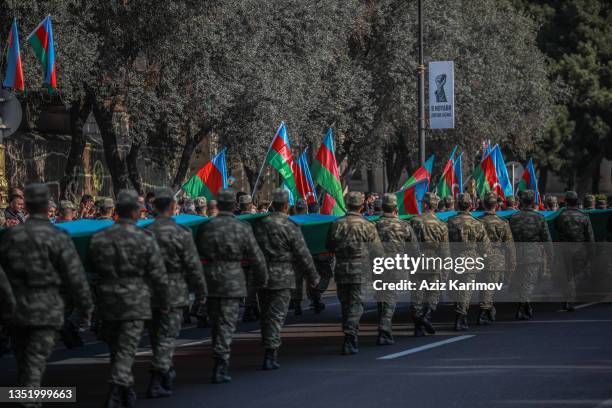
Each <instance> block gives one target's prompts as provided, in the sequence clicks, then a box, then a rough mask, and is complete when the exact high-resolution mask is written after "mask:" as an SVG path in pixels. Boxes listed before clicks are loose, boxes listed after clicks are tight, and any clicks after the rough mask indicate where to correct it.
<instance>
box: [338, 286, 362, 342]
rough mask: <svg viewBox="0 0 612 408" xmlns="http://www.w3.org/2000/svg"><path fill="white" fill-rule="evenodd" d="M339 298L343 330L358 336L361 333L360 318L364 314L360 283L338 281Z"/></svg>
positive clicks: (345, 332)
mask: <svg viewBox="0 0 612 408" xmlns="http://www.w3.org/2000/svg"><path fill="white" fill-rule="evenodd" d="M336 286H337V287H336V291H337V292H338V300H340V307H341V308H342V331H343V332H344V334H347V335H352V336H357V335H358V334H359V320H361V315H362V314H363V303H362V302H361V293H362V291H363V288H362V286H361V284H360V283H338V284H337V285H336Z"/></svg>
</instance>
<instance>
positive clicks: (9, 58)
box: [2, 19, 24, 91]
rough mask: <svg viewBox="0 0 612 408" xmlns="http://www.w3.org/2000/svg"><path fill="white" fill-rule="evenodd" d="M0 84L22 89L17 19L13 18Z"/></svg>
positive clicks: (17, 89)
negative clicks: (4, 72) (2, 77)
mask: <svg viewBox="0 0 612 408" xmlns="http://www.w3.org/2000/svg"><path fill="white" fill-rule="evenodd" d="M2 86H3V87H5V88H13V89H14V90H16V91H23V89H24V82H23V69H22V68H21V52H20V51H19V32H18V31H17V19H14V20H13V25H12V26H11V31H10V32H9V37H8V51H7V53H6V75H5V76H4V81H3V82H2Z"/></svg>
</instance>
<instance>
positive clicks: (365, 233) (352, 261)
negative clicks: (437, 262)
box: [326, 191, 383, 355]
mask: <svg viewBox="0 0 612 408" xmlns="http://www.w3.org/2000/svg"><path fill="white" fill-rule="evenodd" d="M363 203H364V199H363V194H362V193H360V192H358V191H351V192H350V193H348V195H347V199H346V206H347V209H348V213H347V214H346V216H344V217H342V218H340V219H338V220H336V221H334V222H333V223H332V224H331V226H330V227H329V232H328V234H327V241H326V247H327V249H328V250H329V251H331V252H335V254H336V268H335V277H336V287H337V292H338V299H339V300H340V306H341V308H342V330H343V331H344V345H343V347H342V354H345V355H347V354H357V353H358V351H359V348H358V340H357V339H358V338H357V336H358V334H359V320H360V319H361V315H362V314H363V304H362V292H363V287H362V286H363V285H364V284H366V283H367V281H368V280H369V279H370V275H371V273H372V269H371V265H370V259H371V258H374V256H379V254H382V252H383V251H382V246H381V244H380V239H379V237H378V233H377V232H376V226H375V225H374V223H373V222H371V221H368V220H367V219H365V218H364V217H363V216H362V215H361V213H360V212H359V211H361V208H362V207H363Z"/></svg>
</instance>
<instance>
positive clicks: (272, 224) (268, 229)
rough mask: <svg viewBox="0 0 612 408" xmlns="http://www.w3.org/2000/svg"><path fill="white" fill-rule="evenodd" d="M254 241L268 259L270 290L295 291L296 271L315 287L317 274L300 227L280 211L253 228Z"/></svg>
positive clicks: (262, 219) (267, 286)
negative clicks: (297, 269) (301, 273)
mask: <svg viewBox="0 0 612 408" xmlns="http://www.w3.org/2000/svg"><path fill="white" fill-rule="evenodd" d="M253 230H254V232H255V238H256V239H257V242H258V243H259V246H260V247H261V250H262V252H263V254H264V256H265V257H266V264H267V265H268V284H267V285H266V288H268V289H288V288H289V289H295V269H296V268H299V270H300V271H302V272H303V273H304V275H305V276H306V278H307V279H308V280H309V282H310V283H311V284H312V283H314V282H316V281H317V278H318V277H319V274H318V273H317V271H316V269H315V267H314V262H313V259H312V256H311V255H310V252H309V251H308V247H307V246H306V241H304V236H303V235H302V231H301V230H300V227H298V225H297V224H295V223H294V222H293V221H291V220H290V219H289V217H288V216H287V215H286V214H284V213H281V212H273V213H272V214H271V215H270V216H268V217H264V218H261V219H260V220H258V221H257V222H256V223H255V226H254V229H253Z"/></svg>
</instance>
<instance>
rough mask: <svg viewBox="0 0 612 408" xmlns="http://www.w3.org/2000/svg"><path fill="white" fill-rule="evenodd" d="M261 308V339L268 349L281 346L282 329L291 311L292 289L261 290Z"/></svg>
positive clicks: (259, 294)
mask: <svg viewBox="0 0 612 408" xmlns="http://www.w3.org/2000/svg"><path fill="white" fill-rule="evenodd" d="M257 294H258V296H259V305H260V307H261V339H262V342H263V346H264V348H266V349H277V348H279V347H280V345H281V335H280V332H281V329H282V328H283V324H284V323H285V318H286V317H287V310H289V301H290V300H291V289H261V290H260V291H259V292H258V293H257Z"/></svg>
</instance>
